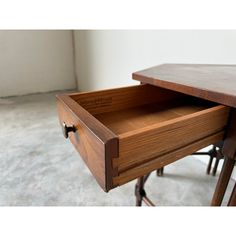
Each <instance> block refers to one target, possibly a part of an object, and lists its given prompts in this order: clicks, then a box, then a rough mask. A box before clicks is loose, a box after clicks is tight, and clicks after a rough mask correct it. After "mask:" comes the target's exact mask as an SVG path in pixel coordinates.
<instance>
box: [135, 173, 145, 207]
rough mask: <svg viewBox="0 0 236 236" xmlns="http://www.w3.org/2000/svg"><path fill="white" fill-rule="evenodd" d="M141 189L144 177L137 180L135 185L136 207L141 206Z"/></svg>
mask: <svg viewBox="0 0 236 236" xmlns="http://www.w3.org/2000/svg"><path fill="white" fill-rule="evenodd" d="M143 187H144V176H142V177H140V178H138V181H137V183H136V185H135V196H136V206H142V200H143V194H142V191H143Z"/></svg>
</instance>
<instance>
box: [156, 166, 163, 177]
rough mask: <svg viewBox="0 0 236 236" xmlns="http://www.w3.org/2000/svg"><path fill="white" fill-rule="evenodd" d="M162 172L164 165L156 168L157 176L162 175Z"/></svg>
mask: <svg viewBox="0 0 236 236" xmlns="http://www.w3.org/2000/svg"><path fill="white" fill-rule="evenodd" d="M163 174H164V167H162V168H160V169H157V176H163Z"/></svg>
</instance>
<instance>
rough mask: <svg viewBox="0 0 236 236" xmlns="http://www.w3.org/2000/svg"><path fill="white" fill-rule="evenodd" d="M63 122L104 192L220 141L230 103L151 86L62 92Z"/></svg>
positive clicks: (61, 115) (59, 103) (59, 104)
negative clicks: (70, 131)
mask: <svg viewBox="0 0 236 236" xmlns="http://www.w3.org/2000/svg"><path fill="white" fill-rule="evenodd" d="M58 99H59V100H58V110H59V116H60V123H61V124H63V122H65V123H66V124H68V125H74V126H75V127H76V130H77V131H76V133H73V134H72V133H71V134H70V136H69V138H70V140H71V142H72V143H73V145H74V146H75V147H76V149H77V150H78V151H79V152H80V154H81V156H82V157H83V159H84V161H85V163H86V164H87V166H88V167H89V168H90V170H91V172H92V173H93V174H94V176H95V177H96V179H97V181H98V182H99V184H100V185H101V186H102V188H103V189H104V190H105V191H108V190H109V189H111V188H114V187H116V186H118V185H122V184H124V183H127V182H129V181H130V180H132V179H135V178H137V177H139V176H142V175H144V174H147V173H149V172H151V171H153V170H155V169H157V168H160V167H163V166H165V165H168V164H170V163H172V162H173V161H176V160H178V159H180V158H183V157H184V156H187V155H190V154H191V153H193V152H195V151H197V150H199V149H201V148H203V147H206V146H208V145H210V144H213V143H216V142H218V141H221V140H222V139H223V137H224V131H225V126H226V124H227V119H228V114H229V108H228V107H225V106H222V105H218V104H216V103H213V102H209V101H206V100H202V99H199V98H196V97H192V96H188V95H185V94H182V93H178V92H175V91H171V90H167V89H163V88H160V87H155V86H151V85H145V84H142V85H138V86H130V87H124V88H116V89H108V90H102V91H94V92H85V93H74V94H68V95H65V96H59V97H58Z"/></svg>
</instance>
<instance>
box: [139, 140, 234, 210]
mask: <svg viewBox="0 0 236 236" xmlns="http://www.w3.org/2000/svg"><path fill="white" fill-rule="evenodd" d="M222 147H223V141H220V142H218V143H216V144H214V145H213V147H212V149H211V150H210V151H208V152H196V153H193V154H192V155H209V156H210V159H209V162H208V165H207V170H206V173H207V174H208V175H209V174H210V172H211V166H212V162H213V159H214V158H215V159H216V160H215V164H214V167H213V170H212V175H213V176H215V175H216V172H217V167H218V165H219V161H220V160H221V159H223V158H224V156H223V154H222ZM150 174H151V173H149V174H147V175H145V176H142V177H140V178H138V180H137V183H136V185H135V196H136V206H141V205H142V201H144V202H145V203H146V205H148V206H155V205H154V204H153V202H152V201H151V200H150V199H149V198H148V197H147V195H146V192H145V189H144V184H145V182H146V181H147V179H148V177H149V176H150ZM163 174H164V167H162V168H159V169H157V170H156V175H157V176H159V177H160V176H163ZM228 204H230V205H229V206H235V205H236V184H235V186H234V189H233V192H232V194H231V197H230V200H229V203H228Z"/></svg>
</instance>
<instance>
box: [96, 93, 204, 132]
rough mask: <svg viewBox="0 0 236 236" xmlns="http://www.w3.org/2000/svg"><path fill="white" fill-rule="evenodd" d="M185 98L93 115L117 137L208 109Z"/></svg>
mask: <svg viewBox="0 0 236 236" xmlns="http://www.w3.org/2000/svg"><path fill="white" fill-rule="evenodd" d="M188 99H189V98H188V97H187V96H185V97H184V98H183V100H182V101H181V99H178V100H177V101H175V100H174V101H170V102H156V103H152V104H146V105H143V106H137V107H133V108H128V109H122V110H119V111H112V112H107V113H101V114H97V115H95V117H96V118H97V119H98V120H99V121H101V122H102V123H103V124H104V125H106V127H108V128H109V129H110V130H112V131H113V132H114V133H115V134H117V135H122V134H124V133H127V132H130V131H134V130H138V129H142V128H144V127H147V126H150V125H155V124H159V123H161V122H164V121H167V120H171V119H175V118H177V117H181V116H185V115H189V114H192V113H195V112H197V111H201V110H204V109H207V108H209V107H208V106H207V104H204V105H203V104H193V103H190V101H189V100H188Z"/></svg>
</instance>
